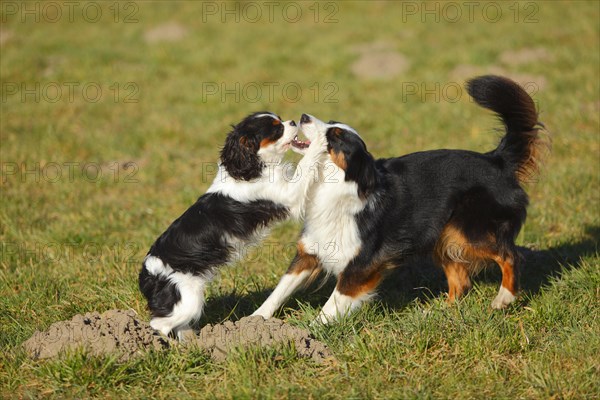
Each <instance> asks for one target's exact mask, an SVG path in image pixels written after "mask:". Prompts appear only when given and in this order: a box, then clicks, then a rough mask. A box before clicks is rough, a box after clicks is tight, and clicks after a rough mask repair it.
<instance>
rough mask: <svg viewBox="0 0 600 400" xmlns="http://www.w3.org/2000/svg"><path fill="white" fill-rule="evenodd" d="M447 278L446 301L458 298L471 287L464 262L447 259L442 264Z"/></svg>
mask: <svg viewBox="0 0 600 400" xmlns="http://www.w3.org/2000/svg"><path fill="white" fill-rule="evenodd" d="M442 268H443V269H444V273H445V274H446V279H447V280H448V302H449V303H452V302H454V301H455V300H458V299H460V298H461V297H462V295H463V294H465V293H466V292H467V291H468V290H469V289H470V288H471V279H470V278H469V271H468V268H467V266H466V265H465V264H464V263H459V262H456V261H447V262H445V263H444V264H443V265H442Z"/></svg>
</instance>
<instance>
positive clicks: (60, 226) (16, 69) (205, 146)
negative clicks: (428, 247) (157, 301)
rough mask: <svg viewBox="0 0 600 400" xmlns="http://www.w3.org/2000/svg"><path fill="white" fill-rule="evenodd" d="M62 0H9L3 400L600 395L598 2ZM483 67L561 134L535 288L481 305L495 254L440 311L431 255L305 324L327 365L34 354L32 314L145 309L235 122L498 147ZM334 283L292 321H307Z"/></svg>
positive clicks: (537, 234) (240, 277)
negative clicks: (474, 90) (167, 251)
mask: <svg viewBox="0 0 600 400" xmlns="http://www.w3.org/2000/svg"><path fill="white" fill-rule="evenodd" d="M67 3H68V2H60V1H59V2H50V3H46V2H29V3H26V4H25V3H19V2H10V1H4V2H2V3H0V6H1V12H2V15H1V24H0V29H1V31H0V43H1V60H0V67H1V72H0V75H1V81H2V93H1V94H2V101H1V103H0V105H1V107H2V109H1V114H0V138H1V150H0V155H1V162H2V181H1V184H0V189H1V206H0V221H1V227H0V242H1V243H0V244H1V245H2V249H1V250H2V253H1V259H0V347H1V349H2V356H1V358H0V396H1V397H4V398H37V397H54V398H75V397H76V398H86V397H102V398H121V397H129V398H139V397H141V398H198V397H207V398H224V397H225V398H228V397H229V398H287V397H291V398H302V399H305V398H332V399H333V398H336V399H337V398H339V399H348V398H477V399H483V398H529V399H539V398H552V399H566V398H573V399H582V398H588V399H592V398H598V397H600V383H599V382H600V361H599V360H600V359H599V357H598V354H600V270H599V264H600V256H599V253H598V242H599V238H600V198H599V197H600V181H599V178H600V175H599V174H600V172H599V169H600V168H599V167H600V148H599V143H600V141H599V134H600V97H599V96H600V95H599V93H600V81H599V72H598V71H599V68H600V50H599V49H600V41H599V35H600V5H599V3H598V2H596V1H589V2H588V1H580V2H565V3H561V2H554V1H553V2H521V3H515V2H491V3H486V2H471V3H468V2H467V3H463V2H455V3H451V5H450V6H448V3H438V2H431V3H427V4H424V3H422V2H405V3H400V2H389V3H385V2H381V3H379V2H377V3H371V2H369V3H367V2H340V3H332V2H329V3H327V2H324V3H315V2H312V1H311V2H292V3H283V2H282V3H278V2H275V4H274V5H273V4H271V3H268V2H267V3H265V2H250V3H222V2H208V3H199V2H192V1H185V2H172V3H170V2H160V1H156V2H138V3H134V2H119V3H114V2H89V3H86V2H75V3H69V4H70V5H68V4H67ZM269 4H271V5H269ZM452 4H453V5H452ZM98 10H99V11H98ZM299 13H300V14H299ZM296 19H298V20H297V21H296ZM238 21H239V22H238ZM485 72H493V73H503V74H506V75H508V76H510V77H513V78H514V79H516V80H518V81H520V82H521V83H523V84H525V86H526V87H527V89H528V90H529V91H530V93H532V94H533V97H534V98H535V101H536V103H537V104H538V106H539V109H540V116H541V117H540V119H541V120H542V121H543V122H544V123H545V124H546V126H547V127H548V130H549V132H550V133H551V136H552V140H553V152H552V156H551V157H550V159H549V160H548V162H547V164H546V166H545V168H544V171H543V173H542V175H541V176H540V178H539V181H538V182H537V183H536V184H534V185H530V186H529V188H528V192H529V194H530V197H531V206H530V208H529V217H528V220H527V223H526V225H525V227H524V229H523V232H522V233H521V235H520V237H519V245H521V246H523V251H524V254H525V255H526V259H527V263H526V266H525V268H524V271H523V278H522V281H523V291H522V293H521V297H520V298H519V301H518V302H517V303H516V304H515V305H514V306H512V307H511V308H509V309H508V310H506V311H492V310H491V308H490V302H491V300H492V299H493V297H494V295H495V294H496V291H497V289H498V285H499V282H500V273H499V271H498V270H496V269H489V270H487V271H486V272H484V273H482V274H481V275H479V277H478V278H476V280H475V286H474V288H473V290H472V291H471V292H470V293H469V294H468V295H467V296H466V297H465V298H464V300H462V301H461V302H459V303H458V304H456V305H455V306H447V305H446V303H445V297H444V290H445V285H446V283H445V279H444V277H443V274H441V273H440V272H439V271H437V270H436V269H434V268H432V267H431V266H429V265H428V264H427V263H426V262H423V264H422V265H411V266H407V267H406V268H404V269H402V270H398V271H397V273H396V274H395V275H394V276H393V277H392V279H390V281H389V282H387V283H386V284H384V286H383V288H382V290H381V291H380V295H379V296H378V298H376V299H375V300H374V301H373V302H371V303H370V304H369V305H368V306H366V307H364V308H363V309H361V310H360V311H359V312H358V313H357V314H355V315H353V316H351V317H349V318H347V319H345V320H344V321H342V322H341V323H339V324H336V325H333V326H329V327H318V328H315V329H313V333H314V335H315V336H316V337H317V338H318V339H320V340H323V341H324V342H326V343H327V344H328V345H329V346H330V347H331V349H332V350H333V352H334V354H335V356H336V360H335V361H332V362H330V363H328V364H326V365H317V364H314V363H313V362H311V361H307V360H299V359H296V358H294V357H293V356H292V355H291V354H289V352H284V353H283V356H279V357H273V354H274V353H273V352H272V351H269V350H256V349H254V350H252V349H250V350H247V351H242V352H240V353H239V354H238V355H236V356H234V357H232V358H231V359H229V360H228V361H227V362H226V363H224V364H216V363H212V362H211V361H209V360H208V359H207V357H206V356H205V355H203V354H202V353H199V352H192V353H189V352H188V353H182V352H179V351H177V350H173V351H171V352H167V353H163V354H152V353H150V354H148V355H147V356H145V357H143V358H140V359H137V360H134V361H130V362H127V363H118V362H116V361H115V360H114V359H111V358H92V357H89V356H86V355H84V354H73V355H71V356H69V357H66V358H64V359H61V360H58V361H45V362H34V361H31V360H29V359H27V357H26V356H25V355H24V354H23V352H22V350H21V349H20V344H21V343H22V342H23V341H24V340H25V339H27V338H28V337H29V336H30V335H31V334H32V333H33V332H34V331H35V330H36V329H39V330H42V329H46V328H47V327H48V326H49V325H50V324H51V323H52V322H54V321H57V320H63V319H70V318H71V317H72V316H73V315H74V314H76V313H83V312H88V311H92V310H99V311H103V310H107V309H111V308H132V309H134V310H136V311H137V312H138V313H140V314H141V315H147V314H146V310H145V302H144V299H143V298H142V296H141V294H140V292H139V291H138V289H137V274H138V272H139V267H140V263H141V260H142V259H143V257H144V255H145V253H146V251H147V250H148V248H149V246H150V245H151V244H152V242H153V241H154V240H155V238H156V237H157V236H158V235H159V234H160V233H161V232H162V231H163V230H164V229H165V228H166V227H167V226H168V225H169V224H170V223H171V221H172V220H173V219H174V218H176V217H177V216H179V215H180V214H181V213H182V212H183V211H184V210H185V209H186V208H187V207H188V206H189V205H190V204H192V202H193V201H194V200H195V199H196V198H197V197H198V196H199V195H200V194H202V193H203V192H204V191H205V190H206V188H207V187H208V186H209V184H210V182H211V179H212V177H213V176H214V166H215V164H214V163H215V162H216V161H217V157H218V150H219V147H220V145H221V144H222V142H223V140H224V137H225V134H226V133H227V132H228V129H229V124H232V123H235V122H237V121H238V120H240V119H241V118H242V117H243V116H245V115H246V114H248V113H250V112H252V111H258V110H263V109H268V110H272V111H275V112H277V113H278V114H280V115H281V116H282V117H284V118H286V119H288V118H294V119H296V120H298V118H299V116H300V114H301V113H302V112H307V113H310V114H314V115H316V116H317V117H320V118H322V119H326V120H328V119H335V120H339V121H344V122H347V123H348V124H350V125H352V126H354V127H356V128H357V130H358V131H359V132H361V133H362V135H363V137H364V139H365V141H366V143H367V145H368V146H369V149H370V151H371V152H372V153H373V154H374V155H375V156H378V157H389V156H395V155H401V154H406V153H410V152H414V151H419V150H427V149H435V148H464V149H471V150H477V151H487V150H490V149H492V148H493V147H494V146H495V145H496V143H497V140H498V133H497V132H495V131H494V128H497V127H498V124H497V122H496V121H495V120H494V119H493V118H492V117H491V115H490V113H488V112H487V111H484V110H482V109H480V108H478V107H477V106H475V105H474V103H473V102H472V101H470V100H469V99H468V98H467V96H466V93H465V92H464V91H461V90H458V89H457V87H458V86H457V85H462V83H463V82H464V79H465V78H468V77H469V76H472V75H475V74H479V73H485ZM290 159H294V160H296V159H297V158H296V157H295V156H294V155H290ZM299 229H300V224H299V223H295V222H287V223H284V224H282V225H280V226H278V227H276V228H275V229H274V230H273V232H272V235H271V236H270V237H269V238H268V239H267V240H266V242H265V243H264V244H263V246H262V247H259V248H257V249H255V250H254V251H252V252H251V254H249V255H248V258H247V260H245V261H244V262H241V263H239V264H238V265H236V266H234V267H232V268H229V269H225V270H223V271H222V273H221V275H220V276H219V277H218V278H217V279H216V280H215V282H214V283H213V284H212V286H211V287H210V290H209V294H208V300H207V308H206V315H205V316H203V318H202V321H201V323H202V324H206V323H215V322H220V321H222V320H225V319H228V318H232V319H238V318H241V317H242V316H245V315H249V314H250V313H251V312H252V311H253V310H254V309H255V308H256V307H257V306H258V305H259V304H260V303H261V302H262V301H263V300H264V299H265V298H266V296H267V294H268V291H269V290H271V289H272V288H273V287H274V286H275V284H276V283H277V281H278V278H279V276H280V275H281V274H282V273H283V272H284V270H285V269H286V268H287V265H288V263H289V261H290V259H291V257H292V256H293V254H292V250H291V247H290V244H293V243H294V242H295V239H296V238H297V235H298V233H299ZM332 285H333V283H329V284H328V285H326V286H325V287H324V288H323V289H321V290H318V291H312V290H308V291H305V292H303V293H300V294H298V295H297V296H295V297H294V298H293V300H291V301H290V302H289V303H288V304H287V305H286V306H285V307H284V309H283V310H281V312H280V314H279V317H281V318H283V319H285V320H287V321H288V322H290V323H292V324H294V325H297V326H302V327H308V324H309V323H310V321H311V319H312V318H314V316H315V315H316V313H317V312H318V310H319V307H320V306H321V305H323V303H324V301H325V300H326V298H327V296H328V294H329V293H328V291H330V290H331V289H332V287H333V286H332Z"/></svg>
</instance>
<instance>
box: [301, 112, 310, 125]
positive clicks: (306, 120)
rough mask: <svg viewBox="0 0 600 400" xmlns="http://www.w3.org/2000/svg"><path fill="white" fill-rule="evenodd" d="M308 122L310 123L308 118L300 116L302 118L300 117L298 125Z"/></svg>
mask: <svg viewBox="0 0 600 400" xmlns="http://www.w3.org/2000/svg"><path fill="white" fill-rule="evenodd" d="M309 122H310V117H309V116H308V115H306V114H302V116H301V117H300V123H301V124H308V123H309Z"/></svg>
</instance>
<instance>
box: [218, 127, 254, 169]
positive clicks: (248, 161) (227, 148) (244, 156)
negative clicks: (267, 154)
mask: <svg viewBox="0 0 600 400" xmlns="http://www.w3.org/2000/svg"><path fill="white" fill-rule="evenodd" d="M257 152H258V143H256V141H255V140H253V139H252V138H249V137H248V136H246V135H243V134H241V133H240V132H238V131H237V130H236V129H235V127H234V130H233V131H232V132H230V133H229V135H227V139H226V140H225V145H224V146H223V149H222V150H221V164H222V165H223V167H225V169H226V170H227V173H228V174H229V175H230V176H231V177H232V178H234V179H238V180H245V181H250V180H252V179H256V178H258V177H260V175H261V171H262V168H263V163H262V161H261V160H260V157H259V156H258V154H257Z"/></svg>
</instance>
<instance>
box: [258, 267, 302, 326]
mask: <svg viewBox="0 0 600 400" xmlns="http://www.w3.org/2000/svg"><path fill="white" fill-rule="evenodd" d="M310 274H311V271H301V272H300V273H299V274H285V275H283V276H282V277H281V280H280V281H279V283H278V284H277V287H275V290H273V293H271V295H269V298H268V299H267V300H266V301H265V302H264V303H263V304H262V305H261V306H260V307H259V308H258V310H256V311H255V312H254V313H253V314H252V315H260V316H262V317H263V318H265V319H268V318H271V317H272V316H273V314H274V313H275V311H277V310H278V309H279V307H281V306H282V305H283V303H285V301H286V300H287V299H288V298H289V297H290V296H291V295H292V294H293V293H294V292H295V291H296V289H298V287H299V286H300V285H302V284H303V283H304V282H306V280H307V279H308V277H309V276H310Z"/></svg>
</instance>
